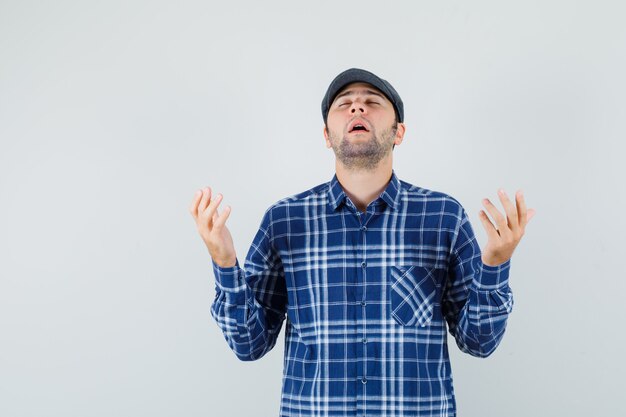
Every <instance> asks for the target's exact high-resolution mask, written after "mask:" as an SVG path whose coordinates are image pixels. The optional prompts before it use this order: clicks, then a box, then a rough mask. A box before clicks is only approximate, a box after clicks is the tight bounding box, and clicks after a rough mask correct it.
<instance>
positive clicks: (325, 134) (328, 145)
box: [323, 125, 332, 148]
mask: <svg viewBox="0 0 626 417" xmlns="http://www.w3.org/2000/svg"><path fill="white" fill-rule="evenodd" d="M323 133H324V139H326V147H327V148H331V147H332V145H331V144H330V140H328V129H326V125H324V128H323Z"/></svg>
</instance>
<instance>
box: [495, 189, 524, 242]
mask: <svg viewBox="0 0 626 417" xmlns="http://www.w3.org/2000/svg"><path fill="white" fill-rule="evenodd" d="M498 195H499V196H500V201H501V202H502V206H503V207H504V211H505V213H506V215H507V217H508V219H507V222H508V227H509V229H511V230H512V231H513V232H517V230H518V229H519V222H518V220H517V210H516V209H515V207H513V203H512V202H511V200H510V199H509V196H508V195H507V194H506V191H504V189H503V188H500V189H499V190H498Z"/></svg>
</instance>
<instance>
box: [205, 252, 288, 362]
mask: <svg viewBox="0 0 626 417" xmlns="http://www.w3.org/2000/svg"><path fill="white" fill-rule="evenodd" d="M213 268H214V273H215V277H216V281H215V283H216V285H215V299H214V300H213V303H212V305H211V316H212V317H213V318H214V320H215V321H216V323H217V325H218V326H219V327H220V329H221V330H222V333H223V334H224V338H225V339H226V342H227V343H228V345H229V346H230V348H231V349H232V350H233V352H234V353H235V354H236V355H237V357H238V358H239V359H241V360H243V361H251V360H256V359H259V358H261V357H262V356H263V355H265V354H266V353H267V352H268V351H270V350H271V349H272V348H273V347H274V345H275V343H276V339H277V336H278V332H280V327H281V324H282V318H281V316H280V313H279V312H278V311H272V310H271V309H264V308H263V306H262V305H261V304H260V303H259V302H258V301H257V300H256V298H255V296H254V291H253V290H252V288H250V286H249V284H248V283H247V281H246V273H245V270H244V269H242V268H240V266H239V263H238V261H236V262H235V265H234V266H232V267H220V266H219V265H217V264H215V262H214V263H213Z"/></svg>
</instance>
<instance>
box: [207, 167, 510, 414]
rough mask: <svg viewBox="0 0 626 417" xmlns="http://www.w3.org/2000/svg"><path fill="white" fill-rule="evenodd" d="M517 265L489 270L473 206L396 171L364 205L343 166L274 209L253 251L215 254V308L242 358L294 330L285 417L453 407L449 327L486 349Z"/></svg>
mask: <svg viewBox="0 0 626 417" xmlns="http://www.w3.org/2000/svg"><path fill="white" fill-rule="evenodd" d="M509 267H510V260H509V261H506V262H504V263H502V264H500V265H498V266H489V265H484V264H483V263H482V261H481V252H480V247H479V246H478V243H477V241H476V238H475V236H474V232H473V230H472V227H471V225H470V222H469V219H468V217H467V213H466V212H465V209H464V208H463V207H462V206H461V204H460V203H459V202H458V201H457V200H455V199H454V198H453V197H451V196H449V195H447V194H444V193H441V192H437V191H431V190H428V189H425V188H421V187H418V186H414V185H411V184H409V183H406V182H404V181H401V180H399V179H398V177H397V176H396V174H395V172H394V171H392V175H391V179H390V181H389V183H388V185H387V187H386V188H385V190H384V191H383V192H382V193H381V194H380V196H379V197H378V198H377V199H376V200H375V201H373V202H372V203H370V204H369V206H368V207H367V210H366V211H365V212H364V213H361V212H359V211H358V209H357V208H356V206H355V205H354V203H353V202H352V201H351V200H350V198H349V197H348V196H347V195H346V194H345V193H344V191H343V188H342V187H341V184H340V183H339V181H338V180H337V175H335V176H334V177H333V179H332V180H331V181H330V182H327V183H323V184H320V185H318V186H316V187H313V188H311V189H310V190H308V191H305V192H303V193H300V194H296V195H293V196H291V197H288V198H284V199H282V200H280V201H278V202H276V203H275V204H273V205H272V206H271V207H269V208H268V209H267V210H266V211H265V214H264V216H263V219H262V221H261V225H260V228H259V230H258V232H257V234H256V236H255V238H254V241H253V243H252V246H251V247H250V250H249V252H248V255H247V257H246V260H245V265H244V268H241V267H240V264H239V261H237V264H236V265H235V266H233V267H227V268H222V267H220V266H218V265H217V264H215V262H213V271H214V273H215V285H216V288H215V290H216V294H215V299H214V301H213V303H212V306H211V316H212V317H213V318H214V319H215V321H216V322H217V324H218V326H219V327H220V329H221V330H222V332H223V334H224V337H225V339H226V341H227V343H228V345H229V346H230V348H231V349H232V350H233V351H234V352H235V354H236V355H237V357H238V358H239V359H241V360H243V361H251V360H256V359H259V358H261V357H262V356H263V355H265V354H266V353H267V352H268V351H269V350H270V349H272V348H273V347H274V345H275V344H276V339H277V337H278V334H279V332H280V329H281V328H282V323H283V321H284V320H285V315H286V318H287V324H286V325H285V360H284V370H283V380H282V394H281V405H280V416H282V417H287V416H294V417H295V416H298V417H301V416H342V417H344V416H385V417H392V416H394V417H395V416H454V415H456V402H455V398H454V390H453V384H452V372H451V369H450V360H449V356H448V344H447V331H449V332H450V334H451V335H452V336H454V339H455V340H456V344H457V345H458V347H459V348H460V349H461V350H462V351H463V352H466V353H469V354H470V355H473V356H478V357H486V356H488V355H490V354H491V353H492V352H493V351H494V350H495V349H496V347H497V346H498V344H499V342H500V340H501V339H502V336H503V334H504V330H505V326H506V320H507V317H508V314H509V313H510V312H511V310H512V307H513V296H512V292H511V289H510V288H509V285H508V275H509Z"/></svg>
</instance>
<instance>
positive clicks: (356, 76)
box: [322, 68, 404, 123]
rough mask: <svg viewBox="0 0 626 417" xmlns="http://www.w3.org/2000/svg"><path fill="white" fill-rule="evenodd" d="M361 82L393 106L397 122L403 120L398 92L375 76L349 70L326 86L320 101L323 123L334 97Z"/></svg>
mask: <svg viewBox="0 0 626 417" xmlns="http://www.w3.org/2000/svg"><path fill="white" fill-rule="evenodd" d="M356 82H363V83H368V84H371V85H373V86H374V87H376V88H377V89H379V90H380V91H381V92H382V93H383V94H384V95H385V96H386V97H387V98H388V99H389V101H391V103H392V104H393V108H394V109H395V111H396V115H397V116H398V122H400V123H401V122H402V121H403V120H404V104H402V99H401V98H400V95H399V94H398V92H397V91H396V90H395V89H394V88H393V87H392V86H391V84H389V83H388V82H387V81H386V80H383V79H382V78H380V77H379V76H377V75H376V74H373V73H371V72H369V71H366V70H364V69H360V68H350V69H348V70H345V71H344V72H342V73H341V74H339V75H338V76H336V77H335V79H334V80H333V81H332V82H331V83H330V85H329V86H328V90H326V94H325V95H324V99H323V100H322V117H323V118H324V123H326V120H327V119H328V110H329V109H330V105H331V104H332V103H333V100H334V99H335V96H337V94H338V93H339V92H340V91H341V89H342V88H344V87H345V86H346V85H348V84H352V83H356Z"/></svg>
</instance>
